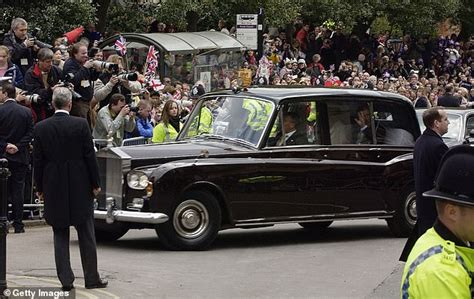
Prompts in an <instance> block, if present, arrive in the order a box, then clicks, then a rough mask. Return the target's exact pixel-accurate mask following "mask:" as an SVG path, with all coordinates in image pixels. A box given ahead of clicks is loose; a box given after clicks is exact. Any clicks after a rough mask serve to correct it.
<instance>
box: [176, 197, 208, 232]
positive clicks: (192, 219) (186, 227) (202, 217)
mask: <svg viewBox="0 0 474 299" xmlns="http://www.w3.org/2000/svg"><path fill="white" fill-rule="evenodd" d="M173 226H174V229H175V230H176V233H177V234H178V235H179V236H181V237H183V238H186V239H193V238H197V237H199V236H201V235H202V234H203V233H204V232H206V230H207V228H208V227H209V213H208V211H207V209H206V207H205V206H204V205H203V204H202V203H201V202H199V201H197V200H194V199H189V200H186V201H183V202H182V203H181V204H180V205H179V206H178V207H176V210H175V212H174V215H173Z"/></svg>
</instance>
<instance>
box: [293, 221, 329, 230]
mask: <svg viewBox="0 0 474 299" xmlns="http://www.w3.org/2000/svg"><path fill="white" fill-rule="evenodd" d="M332 223H333V221H322V222H300V223H298V224H299V225H301V227H303V228H304V229H307V230H323V229H326V228H328V227H329V226H330V225H331V224H332Z"/></svg>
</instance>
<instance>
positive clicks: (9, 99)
mask: <svg viewBox="0 0 474 299" xmlns="http://www.w3.org/2000/svg"><path fill="white" fill-rule="evenodd" d="M8 101H13V102H16V100H15V99H12V98H8V99H6V100H5V101H4V103H6V102H8Z"/></svg>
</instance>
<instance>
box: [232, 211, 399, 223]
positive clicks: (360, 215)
mask: <svg viewBox="0 0 474 299" xmlns="http://www.w3.org/2000/svg"><path fill="white" fill-rule="evenodd" d="M377 213H379V214H377ZM348 216H349V217H344V216H342V215H336V214H324V215H310V216H290V217H284V218H283V217H282V218H281V220H275V218H272V219H268V218H254V219H246V220H238V221H235V227H243V226H252V225H256V224H283V223H299V222H324V221H337V220H358V219H374V218H380V219H387V218H392V217H393V213H388V212H386V211H375V212H357V213H350V214H348ZM312 217H314V219H311V218H312Z"/></svg>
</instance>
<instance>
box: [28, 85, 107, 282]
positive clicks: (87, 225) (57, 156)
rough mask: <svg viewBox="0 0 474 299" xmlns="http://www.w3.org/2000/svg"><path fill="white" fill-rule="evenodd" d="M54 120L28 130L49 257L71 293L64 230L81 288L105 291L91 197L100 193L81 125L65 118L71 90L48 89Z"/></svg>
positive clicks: (86, 129) (88, 135) (92, 155)
mask: <svg viewBox="0 0 474 299" xmlns="http://www.w3.org/2000/svg"><path fill="white" fill-rule="evenodd" d="M53 106H54V108H55V114H54V116H52V117H50V118H48V119H45V120H43V121H41V122H39V123H38V124H37V125H36V127H35V131H34V143H33V148H34V152H33V157H34V165H35V172H34V173H35V175H34V178H35V182H36V187H37V191H38V196H39V197H40V198H44V202H45V205H44V213H45V218H46V222H47V223H48V224H49V225H51V226H52V227H53V232H54V255H55V261H56V270H57V274H58V278H59V280H60V281H61V284H62V286H63V290H71V289H72V288H73V287H74V286H73V282H74V273H73V272H72V269H71V264H70V258H69V226H74V227H75V228H76V231H77V235H78V238H79V249H80V252H81V261H82V269H83V270H84V280H85V286H86V288H88V289H93V288H105V287H106V286H107V281H105V280H102V279H101V278H100V276H99V272H98V270H97V250H96V242H95V232H94V214H93V213H94V207H93V197H94V196H95V195H97V194H98V193H99V192H100V187H99V169H98V166H97V160H96V157H95V152H94V147H93V144H92V136H91V133H90V130H89V125H88V124H87V121H86V120H85V119H83V118H79V117H74V116H69V111H70V110H71V107H72V95H71V92H70V91H69V90H68V89H67V88H64V87H57V88H55V89H54V91H53Z"/></svg>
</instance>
